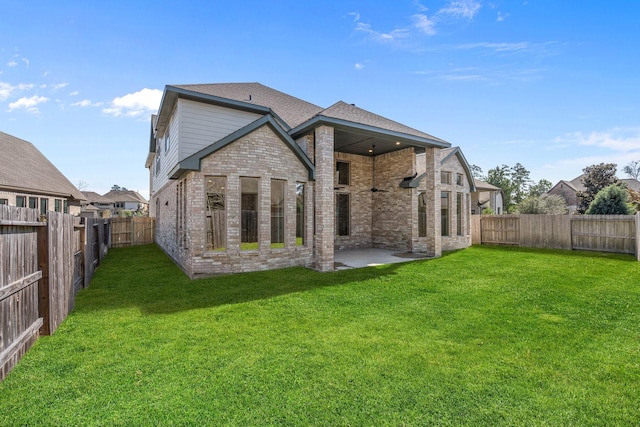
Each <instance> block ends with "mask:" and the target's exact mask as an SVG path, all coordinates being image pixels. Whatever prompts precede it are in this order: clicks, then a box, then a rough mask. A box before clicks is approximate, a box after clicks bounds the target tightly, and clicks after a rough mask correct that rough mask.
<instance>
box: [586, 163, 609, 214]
mask: <svg viewBox="0 0 640 427" xmlns="http://www.w3.org/2000/svg"><path fill="white" fill-rule="evenodd" d="M582 172H584V176H583V177H582V183H583V184H584V187H585V191H578V192H577V193H576V195H577V196H578V199H579V201H580V205H579V206H578V213H585V212H586V211H587V209H589V205H590V204H591V202H592V201H593V200H594V199H595V198H596V195H597V194H598V193H599V192H600V191H601V190H602V189H604V188H605V187H608V186H610V185H612V184H617V183H618V182H619V181H618V178H617V177H616V164H615V163H600V164H599V165H591V166H587V167H586V168H584V169H582Z"/></svg>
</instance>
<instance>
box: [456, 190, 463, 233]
mask: <svg viewBox="0 0 640 427" xmlns="http://www.w3.org/2000/svg"><path fill="white" fill-rule="evenodd" d="M456 234H457V235H458V236H462V193H457V194H456Z"/></svg>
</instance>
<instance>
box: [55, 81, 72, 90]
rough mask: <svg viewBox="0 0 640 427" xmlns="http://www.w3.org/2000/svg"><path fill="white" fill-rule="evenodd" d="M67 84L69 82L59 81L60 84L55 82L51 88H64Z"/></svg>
mask: <svg viewBox="0 0 640 427" xmlns="http://www.w3.org/2000/svg"><path fill="white" fill-rule="evenodd" d="M67 86H69V83H66V82H65V83H58V84H55V85H53V86H51V89H53V90H58V89H63V88H65V87H67Z"/></svg>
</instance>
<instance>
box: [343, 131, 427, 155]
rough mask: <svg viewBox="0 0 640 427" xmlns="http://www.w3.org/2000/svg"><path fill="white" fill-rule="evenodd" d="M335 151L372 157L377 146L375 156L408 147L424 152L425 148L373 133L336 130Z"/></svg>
mask: <svg viewBox="0 0 640 427" xmlns="http://www.w3.org/2000/svg"><path fill="white" fill-rule="evenodd" d="M334 144H335V145H334V150H335V151H339V152H341V153H349V154H357V155H360V156H371V151H370V150H371V149H372V147H373V146H374V145H375V153H374V154H375V155H378V154H385V153H389V152H392V151H398V150H402V149H405V148H407V147H412V146H413V147H415V148H416V152H417V153H420V152H423V151H424V147H419V146H417V144H416V145H414V144H411V143H408V142H406V141H399V140H397V139H392V138H389V137H386V138H385V137H384V135H380V134H378V135H376V134H373V133H359V132H354V131H349V130H344V129H336V130H335V134H334Z"/></svg>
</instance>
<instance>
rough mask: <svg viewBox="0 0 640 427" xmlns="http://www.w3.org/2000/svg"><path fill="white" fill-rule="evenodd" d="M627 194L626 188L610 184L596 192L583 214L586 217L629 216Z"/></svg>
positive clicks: (630, 209)
mask: <svg viewBox="0 0 640 427" xmlns="http://www.w3.org/2000/svg"><path fill="white" fill-rule="evenodd" d="M632 212H633V208H632V206H631V205H630V204H629V193H628V192H627V190H626V188H622V187H621V186H619V185H616V184H611V185H609V186H608V187H605V188H604V189H602V190H601V191H599V192H598V194H597V195H596V197H595V198H594V199H593V201H592V202H591V204H590V205H589V209H587V211H586V212H585V213H586V214H587V215H631V213H632Z"/></svg>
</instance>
